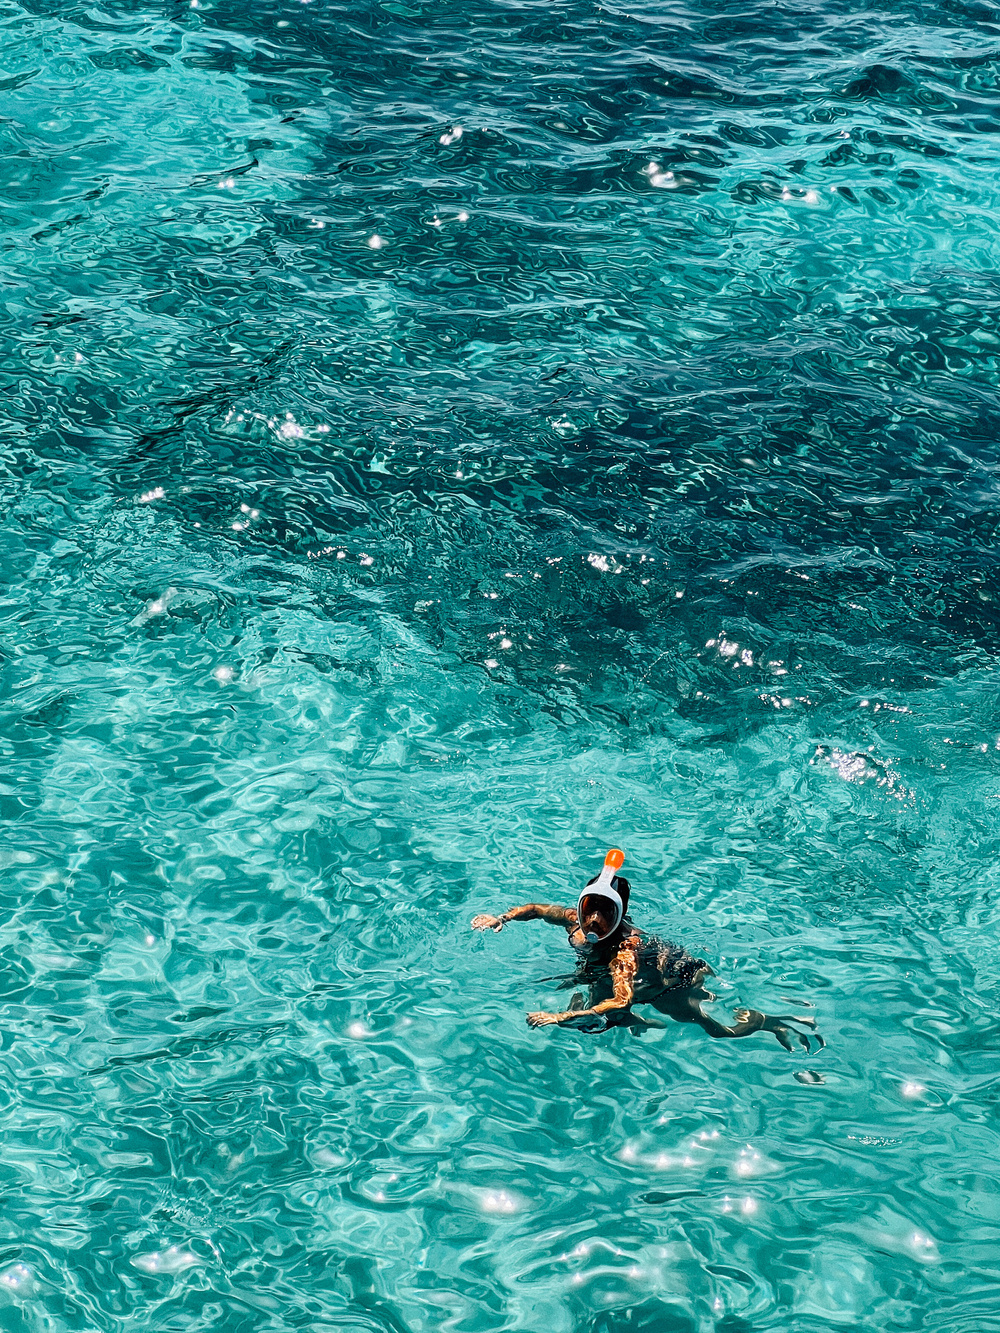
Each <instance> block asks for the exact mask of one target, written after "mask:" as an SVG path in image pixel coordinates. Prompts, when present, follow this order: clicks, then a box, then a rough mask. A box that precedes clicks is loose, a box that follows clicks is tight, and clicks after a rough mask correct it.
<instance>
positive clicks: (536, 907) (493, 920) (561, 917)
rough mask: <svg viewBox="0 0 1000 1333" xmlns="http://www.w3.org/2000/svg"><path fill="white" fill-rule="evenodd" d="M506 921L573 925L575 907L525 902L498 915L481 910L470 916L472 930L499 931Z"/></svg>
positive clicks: (574, 922) (574, 923)
mask: <svg viewBox="0 0 1000 1333" xmlns="http://www.w3.org/2000/svg"><path fill="white" fill-rule="evenodd" d="M508 921H548V922H549V923H550V925H553V926H575V925H576V908H575V907H546V906H545V904H544V903H525V904H524V906H523V907H511V908H508V910H507V911H506V912H504V913H502V914H501V915H500V916H490V915H489V914H488V913H486V912H483V913H482V914H481V915H480V916H474V917H473V918H472V929H473V930H495V931H498V932H499V931H501V930H503V928H504V926H505V925H506V924H507V922H508Z"/></svg>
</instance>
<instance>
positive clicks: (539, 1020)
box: [528, 1013, 576, 1028]
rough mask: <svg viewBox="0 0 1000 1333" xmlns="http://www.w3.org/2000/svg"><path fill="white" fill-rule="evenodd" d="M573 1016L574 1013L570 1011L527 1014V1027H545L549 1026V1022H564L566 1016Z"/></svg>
mask: <svg viewBox="0 0 1000 1333" xmlns="http://www.w3.org/2000/svg"><path fill="white" fill-rule="evenodd" d="M574 1017H576V1015H575V1014H571V1013H570V1014H546V1013H538V1014H529V1015H528V1027H529V1028H547V1027H548V1026H549V1024H550V1023H565V1021H566V1019H567V1018H574Z"/></svg>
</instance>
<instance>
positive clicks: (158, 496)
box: [138, 486, 166, 505]
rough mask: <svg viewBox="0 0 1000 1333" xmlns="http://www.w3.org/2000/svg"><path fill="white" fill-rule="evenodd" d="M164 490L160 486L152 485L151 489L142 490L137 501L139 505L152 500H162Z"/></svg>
mask: <svg viewBox="0 0 1000 1333" xmlns="http://www.w3.org/2000/svg"><path fill="white" fill-rule="evenodd" d="M164 495H166V491H165V490H164V489H163V487H162V486H154V487H153V489H152V490H151V491H143V493H142V494H141V495H140V496H139V501H138V503H139V504H141V505H148V504H152V503H153V501H154V500H162V499H163V497H164Z"/></svg>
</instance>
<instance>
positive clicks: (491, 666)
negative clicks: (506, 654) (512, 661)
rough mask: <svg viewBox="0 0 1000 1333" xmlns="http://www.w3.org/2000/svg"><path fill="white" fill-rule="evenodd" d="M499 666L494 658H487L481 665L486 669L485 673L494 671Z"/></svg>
mask: <svg viewBox="0 0 1000 1333" xmlns="http://www.w3.org/2000/svg"><path fill="white" fill-rule="evenodd" d="M499 665H500V663H499V662H498V661H497V659H496V658H495V657H487V659H486V661H485V662H484V663H483V666H484V667H486V669H487V671H494V670H495V669H496V668H497V667H498V666H499Z"/></svg>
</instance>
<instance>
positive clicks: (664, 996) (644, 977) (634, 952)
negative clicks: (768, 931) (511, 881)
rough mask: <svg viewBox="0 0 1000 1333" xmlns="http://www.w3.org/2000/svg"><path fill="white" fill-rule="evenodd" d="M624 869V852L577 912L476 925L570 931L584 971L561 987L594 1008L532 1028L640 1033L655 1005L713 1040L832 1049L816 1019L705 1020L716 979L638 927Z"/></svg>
mask: <svg viewBox="0 0 1000 1333" xmlns="http://www.w3.org/2000/svg"><path fill="white" fill-rule="evenodd" d="M624 863H625V853H624V852H622V851H619V850H618V849H617V848H613V849H612V850H611V851H610V852H608V854H607V856H606V857H605V858H604V867H603V869H602V870H601V873H600V875H597V876H595V877H594V878H593V879H592V880H590V881H589V882H588V883H587V885H586V887H585V888H584V889H583V891H582V893H581V894H580V897H579V900H578V902H577V905H576V907H575V908H572V907H558V906H547V905H545V904H543V903H525V904H524V905H523V906H521V907H511V908H509V909H508V910H507V911H506V912H503V913H501V915H500V916H490V915H489V914H488V913H481V914H480V915H478V916H474V917H473V918H472V929H473V930H483V931H485V930H492V931H495V932H497V933H499V932H500V931H501V930H503V928H504V926H505V925H507V924H508V923H509V922H511V921H547V922H549V923H550V924H551V925H553V926H562V927H563V928H564V929H565V930H566V933H567V935H568V937H569V943H570V945H571V946H572V947H573V948H574V949H575V950H576V952H577V955H578V966H577V972H576V973H575V974H574V976H572V977H570V978H559V980H562V981H564V983H565V984H566V985H567V986H571V985H574V984H577V983H583V984H585V985H587V986H588V988H589V991H590V997H589V998H590V1003H589V1005H586V1006H585V1005H584V1002H583V997H582V995H580V994H576V995H574V996H573V999H572V1000H571V1001H570V1007H569V1009H567V1010H566V1011H565V1012H563V1013H545V1012H538V1013H530V1014H528V1019H527V1021H528V1026H529V1027H533V1028H539V1027H547V1026H549V1025H551V1024H556V1025H559V1026H562V1027H565V1026H572V1027H574V1028H578V1029H581V1030H582V1031H585V1032H603V1031H604V1030H605V1029H607V1028H609V1027H631V1028H633V1029H640V1030H641V1029H642V1028H644V1027H650V1026H653V1025H652V1024H650V1023H649V1022H648V1021H647V1020H645V1019H643V1018H640V1017H639V1015H638V1014H633V1012H632V1006H633V1005H636V1004H648V1005H651V1006H652V1007H653V1008H654V1009H656V1010H657V1011H658V1012H659V1013H661V1014H666V1015H667V1016H668V1017H669V1018H673V1019H675V1020H676V1021H677V1022H679V1023H697V1024H698V1025H699V1027H701V1028H703V1029H704V1030H705V1031H706V1032H707V1033H708V1035H709V1036H710V1037H748V1036H749V1035H750V1034H751V1033H752V1032H770V1033H772V1034H773V1035H774V1036H775V1037H776V1038H777V1039H778V1041H779V1042H780V1043H781V1045H782V1046H784V1048H785V1049H786V1050H787V1051H794V1049H795V1048H794V1046H793V1045H792V1038H795V1039H796V1040H797V1041H798V1043H799V1045H800V1046H801V1047H803V1048H804V1049H805V1050H806V1051H808V1050H809V1039H810V1038H812V1039H813V1040H815V1041H816V1042H817V1049H818V1048H819V1047H821V1046H825V1045H826V1043H825V1042H824V1040H823V1038H822V1037H821V1036H820V1035H819V1033H818V1032H817V1031H816V1020H815V1019H813V1018H805V1017H798V1016H794V1015H788V1014H763V1013H760V1012H759V1011H758V1010H756V1009H737V1010H736V1011H735V1018H736V1022H735V1023H734V1024H733V1025H732V1026H731V1027H727V1026H726V1025H725V1024H724V1023H720V1022H719V1021H718V1020H717V1019H715V1018H713V1017H712V1016H711V1014H706V1013H705V1011H704V1009H703V1008H702V1004H703V1003H704V1002H705V1001H711V1000H714V999H715V996H714V995H713V994H712V993H711V992H710V991H707V990H706V989H705V988H704V986H703V985H702V982H703V981H704V979H705V978H706V977H710V976H714V975H715V973H714V972H713V971H712V968H711V967H710V966H709V965H708V963H707V962H706V961H705V959H704V958H695V957H693V956H692V955H691V954H689V953H688V952H687V950H686V949H682V948H680V946H679V945H676V944H672V943H671V942H670V941H669V940H661V939H658V938H657V936H655V935H650V934H647V932H646V931H643V930H639V929H638V928H637V927H636V926H634V925H633V923H632V921H631V920H630V918H629V917H628V915H627V912H628V903H629V893H630V885H629V882H628V880H627V879H625V878H624V876H622V875H618V874H616V873H615V872H616V871H618V870H620V869H621V868H622V866H623V865H624ZM550 980H556V978H550ZM656 1026H662V1024H657V1025H656ZM800 1028H805V1029H806V1031H804V1032H802V1031H800V1030H799V1029H800Z"/></svg>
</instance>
